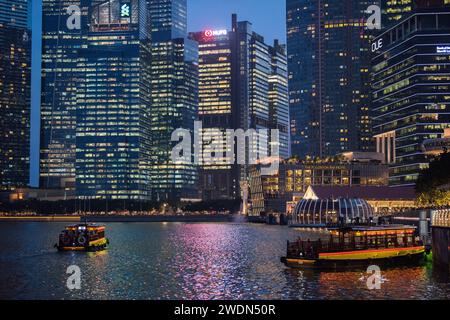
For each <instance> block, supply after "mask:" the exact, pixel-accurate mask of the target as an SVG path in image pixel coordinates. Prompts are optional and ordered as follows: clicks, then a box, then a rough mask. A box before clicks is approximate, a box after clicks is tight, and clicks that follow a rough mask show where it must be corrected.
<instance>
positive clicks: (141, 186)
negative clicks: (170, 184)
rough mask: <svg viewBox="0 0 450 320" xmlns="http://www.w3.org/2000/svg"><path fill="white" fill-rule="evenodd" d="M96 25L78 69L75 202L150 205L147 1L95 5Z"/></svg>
mask: <svg viewBox="0 0 450 320" xmlns="http://www.w3.org/2000/svg"><path fill="white" fill-rule="evenodd" d="M89 21H90V25H89V30H88V31H87V39H86V44H87V46H85V45H83V46H82V48H81V49H79V50H78V62H77V70H79V72H80V78H79V80H78V83H77V86H76V112H75V113H76V139H75V140H76V165H75V176H76V195H77V197H78V198H79V199H124V200H146V199H150V182H149V148H150V41H149V40H150V39H149V32H148V11H147V7H146V1H145V0H127V1H124V0H122V1H119V0H109V1H104V0H101V1H93V2H92V4H91V6H90V8H89Z"/></svg>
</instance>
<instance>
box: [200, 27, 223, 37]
mask: <svg viewBox="0 0 450 320" xmlns="http://www.w3.org/2000/svg"><path fill="white" fill-rule="evenodd" d="M203 34H204V35H205V37H208V38H210V37H217V36H226V35H227V30H209V29H208V30H205V31H204V32H203Z"/></svg>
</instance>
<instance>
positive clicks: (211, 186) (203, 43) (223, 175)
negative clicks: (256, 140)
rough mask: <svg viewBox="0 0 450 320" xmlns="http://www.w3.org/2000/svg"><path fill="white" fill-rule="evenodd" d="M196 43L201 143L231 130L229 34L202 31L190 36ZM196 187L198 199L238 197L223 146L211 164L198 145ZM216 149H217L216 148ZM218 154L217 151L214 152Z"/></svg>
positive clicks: (208, 152)
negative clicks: (197, 180)
mask: <svg viewBox="0 0 450 320" xmlns="http://www.w3.org/2000/svg"><path fill="white" fill-rule="evenodd" d="M190 37H191V38H193V39H194V40H196V41H197V42H198V47H199V49H198V51H199V76H198V77H199V84H198V92H199V93H198V97H199V104H198V105H199V107H198V115H199V116H198V117H199V121H201V123H202V130H201V132H200V134H201V136H202V140H204V141H208V142H209V141H211V140H212V139H214V138H217V136H219V137H221V136H223V135H224V134H225V133H226V129H230V128H234V119H233V108H232V80H231V78H232V70H231V68H232V56H231V41H230V33H229V32H228V31H227V30H215V31H214V30H205V31H202V32H196V33H191V34H190ZM202 146H203V148H202V154H201V156H202V157H201V160H202V163H201V166H200V168H199V170H200V172H199V187H200V189H201V193H202V198H203V199H204V200H210V199H234V198H237V197H238V196H239V189H238V186H239V180H238V177H237V174H236V170H237V168H236V166H235V165H233V164H231V162H232V161H233V160H234V159H229V158H228V157H227V156H226V155H225V154H224V153H225V152H226V151H227V146H226V144H225V143H223V145H222V148H221V149H220V152H221V153H222V157H221V159H220V160H217V161H214V162H212V157H211V152H212V150H211V146H210V145H208V144H207V143H203V144H202ZM216 150H217V147H216ZM218 151H219V150H218Z"/></svg>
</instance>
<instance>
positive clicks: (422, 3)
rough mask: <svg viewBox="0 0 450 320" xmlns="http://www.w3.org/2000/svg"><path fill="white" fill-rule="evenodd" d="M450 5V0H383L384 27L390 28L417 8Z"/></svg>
mask: <svg viewBox="0 0 450 320" xmlns="http://www.w3.org/2000/svg"><path fill="white" fill-rule="evenodd" d="M442 6H450V0H381V12H382V27H383V29H385V28H390V27H392V26H394V25H395V24H397V23H398V22H400V21H401V20H402V19H404V18H406V17H408V16H409V15H411V14H413V13H414V12H415V11H416V10H420V9H426V8H439V7H442Z"/></svg>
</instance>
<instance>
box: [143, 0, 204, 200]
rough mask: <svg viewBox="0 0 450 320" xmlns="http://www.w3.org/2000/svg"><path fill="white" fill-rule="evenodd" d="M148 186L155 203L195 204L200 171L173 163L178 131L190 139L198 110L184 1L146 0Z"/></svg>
mask: <svg viewBox="0 0 450 320" xmlns="http://www.w3.org/2000/svg"><path fill="white" fill-rule="evenodd" d="M149 6H150V24H151V38H152V41H151V58H150V60H151V68H150V70H151V74H150V78H151V93H150V97H151V98H150V105H151V107H150V127H151V137H150V156H151V159H150V183H151V190H152V198H153V199H154V200H159V201H166V200H180V199H181V200H188V199H198V198H199V195H198V189H197V181H198V169H197V166H196V165H195V164H193V163H174V162H173V161H172V159H171V154H172V149H173V147H174V146H175V145H176V144H177V143H178V142H172V141H171V136H172V133H173V132H174V131H175V130H176V129H180V128H182V129H187V130H189V131H190V132H191V135H193V134H194V121H195V120H196V117H197V108H198V44H197V42H195V41H193V40H191V39H188V38H187V32H186V24H187V17H186V11H187V7H186V0H150V1H149Z"/></svg>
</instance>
